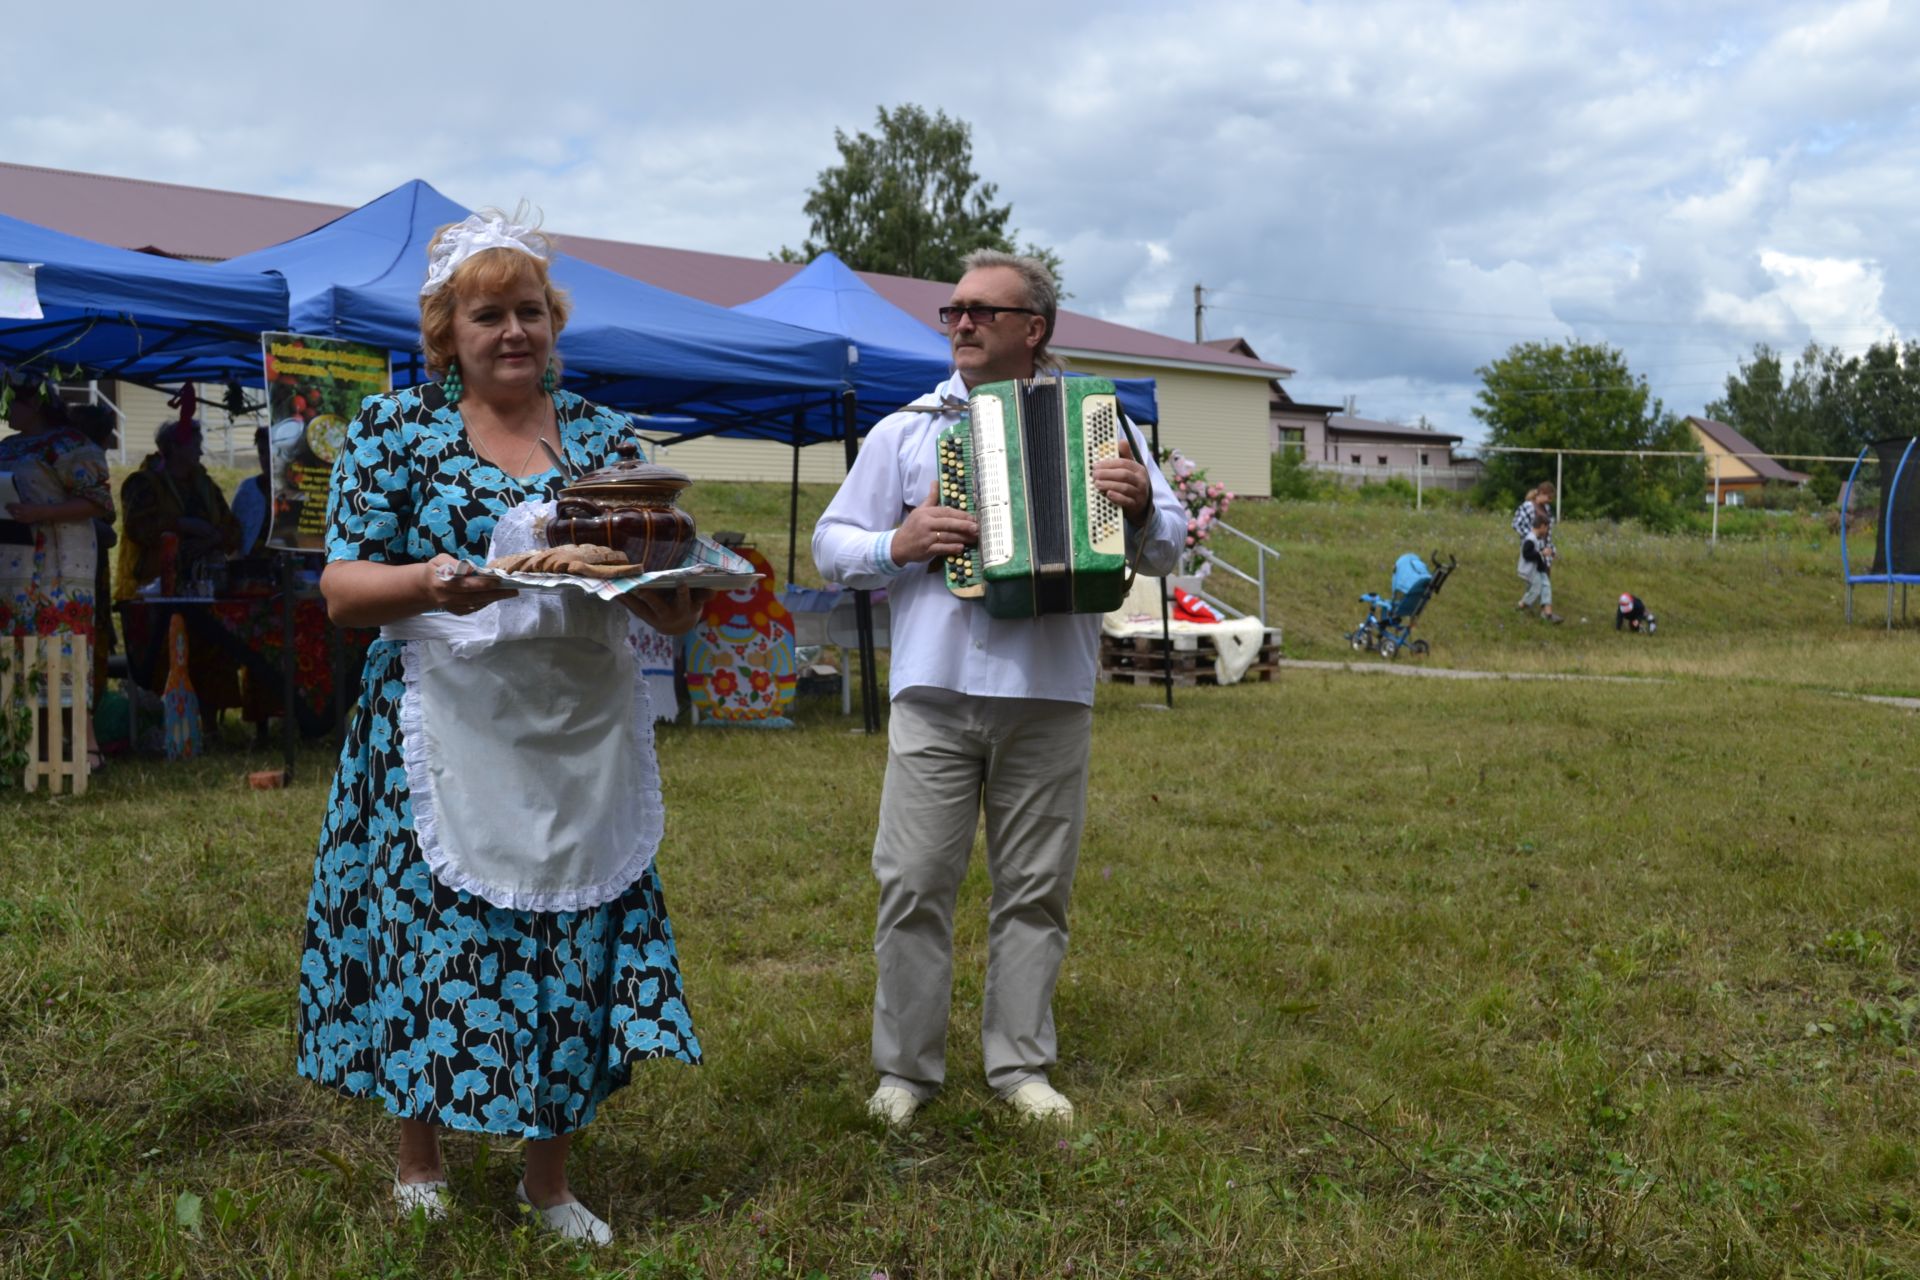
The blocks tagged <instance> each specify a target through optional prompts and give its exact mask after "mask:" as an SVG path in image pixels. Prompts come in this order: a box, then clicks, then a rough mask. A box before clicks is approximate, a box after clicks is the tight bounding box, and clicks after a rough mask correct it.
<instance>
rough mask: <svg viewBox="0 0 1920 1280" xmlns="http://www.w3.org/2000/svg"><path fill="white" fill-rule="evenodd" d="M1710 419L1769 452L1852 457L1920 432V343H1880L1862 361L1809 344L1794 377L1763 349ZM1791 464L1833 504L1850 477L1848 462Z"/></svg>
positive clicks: (1711, 408)
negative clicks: (1872, 445) (1866, 447)
mask: <svg viewBox="0 0 1920 1280" xmlns="http://www.w3.org/2000/svg"><path fill="white" fill-rule="evenodd" d="M1706 412H1707V416H1709V417H1712V418H1718V419H1719V420H1720V421H1722V422H1724V423H1726V424H1727V425H1729V426H1731V427H1733V428H1734V429H1735V430H1737V431H1739V432H1740V434H1741V435H1743V436H1745V437H1746V438H1747V439H1749V440H1751V441H1753V442H1754V443H1755V444H1756V445H1758V446H1760V447H1761V448H1762V449H1765V450H1766V451H1767V452H1768V453H1773V454H1827V455H1830V456H1835V457H1839V458H1843V459H1844V458H1851V457H1853V456H1854V455H1855V454H1857V453H1858V452H1859V451H1860V449H1861V447H1862V446H1864V445H1867V444H1870V443H1871V442H1873V441H1875V440H1878V439H1881V438H1882V437H1885V436H1900V435H1911V434H1913V433H1914V432H1915V431H1916V430H1920V343H1907V344H1904V345H1903V344H1902V343H1901V342H1900V341H1899V340H1897V339H1894V340H1890V341H1887V342H1876V343H1874V344H1873V345H1872V346H1870V347H1868V348H1867V350H1866V352H1865V353H1864V354H1862V355H1856V356H1848V355H1844V354H1843V353H1842V352H1841V351H1840V350H1839V348H1837V347H1826V348H1823V347H1821V346H1820V345H1819V344H1818V343H1809V344H1808V345H1807V348H1806V350H1804V351H1802V352H1801V353H1800V355H1799V356H1798V357H1797V358H1796V359H1795V360H1794V362H1793V368H1792V369H1791V370H1790V371H1789V370H1786V369H1783V368H1782V367H1781V360H1780V357H1779V356H1778V355H1777V354H1775V353H1774V351H1773V350H1772V349H1771V348H1769V347H1768V346H1766V345H1765V344H1761V345H1759V346H1756V347H1755V348H1754V349H1753V356H1752V358H1751V359H1747V360H1742V361H1741V362H1740V369H1739V372H1737V373H1731V374H1728V375H1727V383H1726V390H1725V392H1724V393H1723V394H1722V395H1721V397H1720V398H1719V399H1717V400H1715V401H1714V402H1713V403H1711V404H1709V405H1708V406H1707V409H1706ZM1787 465H1789V466H1792V467H1794V468H1796V469H1797V470H1801V471H1806V472H1809V473H1811V474H1812V476H1813V488H1814V492H1815V493H1817V494H1818V495H1819V496H1820V497H1821V498H1823V499H1827V500H1831V499H1832V498H1833V497H1834V495H1835V494H1837V493H1838V492H1839V490H1840V484H1841V482H1842V479H1843V478H1844V476H1845V474H1846V471H1847V464H1846V463H1845V462H1844V461H1843V462H1805V461H1789V462H1788V464H1787Z"/></svg>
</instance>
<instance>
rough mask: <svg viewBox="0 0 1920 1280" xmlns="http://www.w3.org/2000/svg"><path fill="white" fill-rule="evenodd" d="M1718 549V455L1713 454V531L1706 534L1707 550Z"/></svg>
mask: <svg viewBox="0 0 1920 1280" xmlns="http://www.w3.org/2000/svg"><path fill="white" fill-rule="evenodd" d="M1719 549H1720V455H1719V454H1717V453H1716V454H1714V455H1713V531H1712V532H1711V533H1709V534H1708V535H1707V550H1709V551H1718V550H1719Z"/></svg>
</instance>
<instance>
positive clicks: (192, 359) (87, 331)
mask: <svg viewBox="0 0 1920 1280" xmlns="http://www.w3.org/2000/svg"><path fill="white" fill-rule="evenodd" d="M0 262H7V263H28V264H34V269H33V272H32V281H33V283H32V296H33V300H34V302H35V304H37V307H38V310H39V311H40V313H41V314H40V317H39V318H38V319H33V318H24V319H0V363H4V364H7V365H13V366H32V365H40V366H42V367H45V366H48V365H79V366H81V367H83V368H85V369H86V370H88V371H89V372H91V373H93V374H96V375H104V376H112V377H126V378H132V379H134V380H136V381H141V382H157V381H181V380H191V379H198V378H213V377H218V376H223V374H222V368H223V367H224V366H225V365H227V364H228V363H229V362H230V361H231V360H232V358H233V357H234V355H235V354H236V353H241V352H246V351H249V350H250V351H252V352H254V353H255V354H254V364H255V366H256V367H257V366H258V364H259V355H258V352H259V350H260V331H261V330H263V329H274V328H279V327H281V326H283V325H285V324H286V322H287V282H286V281H285V280H283V279H281V278H280V277H278V276H273V275H263V274H259V273H257V272H254V273H229V272H220V271H217V270H215V269H214V268H212V267H209V266H206V265H203V264H201V263H196V262H181V261H179V260H177V259H174V258H163V257H158V256H156V255H154V254H150V253H136V252H134V251H132V250H130V249H117V248H114V247H112V246H111V245H103V244H95V243H94V242H93V241H91V240H82V239H80V238H79V237H77V236H70V235H66V234H64V233H62V232H59V231H54V230H51V229H49V228H46V227H41V226H36V225H35V224H33V223H31V222H22V221H20V220H19V219H18V218H9V217H6V216H4V215H0Z"/></svg>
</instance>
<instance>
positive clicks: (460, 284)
mask: <svg viewBox="0 0 1920 1280" xmlns="http://www.w3.org/2000/svg"><path fill="white" fill-rule="evenodd" d="M458 225H460V224H458V223H453V222H450V223H448V224H447V225H446V226H444V227H441V228H440V229H439V230H438V231H436V232H434V233H433V240H432V241H431V242H430V243H429V245H428V247H427V252H428V255H429V256H431V255H432V252H433V245H436V244H438V243H439V242H440V237H441V236H444V235H445V234H446V233H447V232H448V231H450V230H452V229H453V228H454V227H456V226H458ZM539 239H540V242H541V245H542V247H544V248H546V250H547V253H548V259H547V260H542V259H540V258H536V257H534V256H533V255H532V254H530V253H522V252H520V251H519V250H518V249H483V250H481V251H480V252H479V253H476V254H474V255H473V256H472V257H471V258H468V259H467V260H466V261H465V262H462V263H461V264H460V265H459V266H457V267H455V268H454V269H453V276H452V278H451V279H450V280H448V282H447V287H446V288H444V289H440V290H437V291H436V292H434V293H431V294H428V295H427V296H426V297H424V298H422V299H420V350H421V352H422V354H424V355H425V356H426V358H427V370H428V372H430V373H432V374H434V375H435V376H436V377H437V376H439V375H441V374H444V373H446V371H447V368H448V366H450V365H451V364H452V363H453V350H454V348H453V313H454V309H455V308H456V307H457V306H458V305H459V302H460V299H461V298H463V297H471V296H472V295H474V294H476V293H498V292H500V291H501V290H503V289H508V288H511V287H512V286H514V285H516V284H520V283H522V282H523V281H525V280H529V279H532V280H537V281H539V282H540V288H541V291H542V292H544V293H545V294H546V297H547V312H548V314H549V315H551V316H552V317H553V336H554V337H555V338H558V337H559V336H560V331H561V330H562V329H564V328H566V327H567V317H568V316H569V315H570V314H571V313H572V305H571V304H570V303H569V302H568V300H567V291H566V290H565V289H562V288H559V287H558V286H556V285H555V284H554V283H553V278H552V276H551V275H550V274H549V273H548V271H547V261H548V260H551V255H552V252H553V248H552V244H551V242H550V241H548V240H547V238H546V237H545V236H541V237H539ZM559 358H560V357H559V353H558V352H555V354H554V360H555V361H556V362H557V361H558V360H559Z"/></svg>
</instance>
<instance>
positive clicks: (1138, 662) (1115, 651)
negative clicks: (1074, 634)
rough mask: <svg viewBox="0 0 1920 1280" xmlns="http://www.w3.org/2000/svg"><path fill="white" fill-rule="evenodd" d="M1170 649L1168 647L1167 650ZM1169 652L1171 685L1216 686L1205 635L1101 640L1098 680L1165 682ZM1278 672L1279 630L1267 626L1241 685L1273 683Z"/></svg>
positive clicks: (1212, 656)
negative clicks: (1171, 666)
mask: <svg viewBox="0 0 1920 1280" xmlns="http://www.w3.org/2000/svg"><path fill="white" fill-rule="evenodd" d="M1169 646H1171V648H1170V649H1169ZM1169 652H1171V661H1172V665H1173V683H1174V684H1176V685H1196V684H1203V685H1204V684H1217V683H1219V681H1218V679H1217V677H1216V676H1215V675H1214V661H1215V659H1216V657H1217V656H1218V655H1217V654H1216V653H1215V651H1214V647H1213V639H1212V637H1210V636H1205V635H1175V636H1171V637H1169V638H1168V639H1167V640H1165V641H1163V640H1161V638H1160V637H1159V636H1110V635H1104V634H1103V635H1102V636H1101V637H1100V678H1101V679H1102V680H1110V681H1118V682H1119V683H1122V684H1158V683H1160V682H1161V681H1163V680H1165V679H1166V671H1167V664H1168V660H1169ZM1279 671H1280V628H1278V627H1268V628H1267V634H1266V637H1265V638H1264V639H1263V640H1262V641H1261V643H1260V652H1259V653H1258V654H1257V655H1256V656H1255V657H1254V660H1253V665H1252V666H1250V667H1248V668H1247V672H1246V674H1245V675H1243V676H1241V677H1240V681H1241V683H1243V684H1244V683H1248V682H1256V681H1257V682H1260V683H1265V682H1266V681H1269V680H1272V679H1273V678H1274V677H1275V676H1276V675H1277V674H1278V673H1279Z"/></svg>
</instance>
